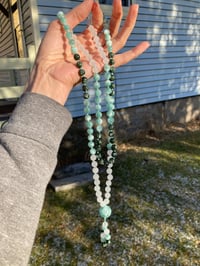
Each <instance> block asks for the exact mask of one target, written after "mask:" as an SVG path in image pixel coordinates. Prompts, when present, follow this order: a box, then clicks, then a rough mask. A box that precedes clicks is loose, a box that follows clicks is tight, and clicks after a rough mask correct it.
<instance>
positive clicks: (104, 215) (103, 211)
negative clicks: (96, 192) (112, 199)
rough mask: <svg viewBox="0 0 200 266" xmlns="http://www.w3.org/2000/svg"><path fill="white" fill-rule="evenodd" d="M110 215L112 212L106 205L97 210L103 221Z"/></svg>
mask: <svg viewBox="0 0 200 266" xmlns="http://www.w3.org/2000/svg"><path fill="white" fill-rule="evenodd" d="M111 213H112V210H111V208H110V206H108V205H106V206H104V207H101V208H100V209H99V215H100V216H101V217H102V218H103V219H107V218H108V217H110V215H111Z"/></svg>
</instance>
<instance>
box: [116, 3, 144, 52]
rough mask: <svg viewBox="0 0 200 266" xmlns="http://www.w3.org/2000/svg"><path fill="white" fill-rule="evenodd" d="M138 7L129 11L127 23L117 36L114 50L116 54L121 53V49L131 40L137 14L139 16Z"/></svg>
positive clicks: (132, 7)
mask: <svg viewBox="0 0 200 266" xmlns="http://www.w3.org/2000/svg"><path fill="white" fill-rule="evenodd" d="M138 8H139V6H138V5H132V6H131V7H130V9H129V12H128V16H127V18H126V20H125V23H124V25H123V27H122V29H121V30H120V32H119V33H118V34H117V36H116V37H115V38H114V40H113V49H114V52H117V51H119V50H120V49H121V48H123V47H124V45H125V44H126V42H127V39H128V38H129V36H130V34H131V33H132V31H133V28H134V26H135V23H136V19H137V14H138Z"/></svg>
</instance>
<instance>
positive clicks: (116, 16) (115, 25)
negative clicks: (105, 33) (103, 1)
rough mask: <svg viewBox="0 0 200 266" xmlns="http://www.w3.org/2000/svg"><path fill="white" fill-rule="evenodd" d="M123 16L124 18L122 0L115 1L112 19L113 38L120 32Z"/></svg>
mask: <svg viewBox="0 0 200 266" xmlns="http://www.w3.org/2000/svg"><path fill="white" fill-rule="evenodd" d="M122 16H123V9H122V2H121V0H114V1H113V10H112V16H111V19H110V33H111V36H112V37H113V38H114V37H115V36H116V35H117V33H118V31H119V28H120V24H121V19H122Z"/></svg>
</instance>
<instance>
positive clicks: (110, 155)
mask: <svg viewBox="0 0 200 266" xmlns="http://www.w3.org/2000/svg"><path fill="white" fill-rule="evenodd" d="M58 18H59V20H60V22H61V24H62V25H63V27H64V30H65V32H66V38H67V39H68V42H69V44H70V46H71V52H72V54H73V55H74V59H75V61H76V66H77V67H78V69H79V75H80V77H81V81H82V89H83V92H84V111H85V120H86V125H87V132H88V146H89V148H90V159H91V165H92V172H93V178H94V185H95V191H96V197H97V202H98V203H99V204H100V206H101V207H100V209H99V214H100V216H101V217H102V218H103V219H104V222H103V224H102V230H103V232H102V233H101V242H102V243H103V245H105V246H106V245H107V244H108V243H110V239H111V236H110V230H109V229H108V223H107V221H106V220H107V218H108V217H110V215H111V212H112V210H111V208H110V206H108V204H109V202H110V197H111V194H110V191H111V184H112V179H113V175H112V166H113V162H114V152H115V151H114V149H113V142H112V138H113V132H112V130H111V129H112V128H113V122H114V119H112V118H113V112H112V111H113V109H114V107H113V105H114V104H113V103H114V101H112V102H111V103H109V102H108V101H109V100H111V96H112V95H111V92H110V89H113V88H114V86H113V87H112V86H110V84H111V82H110V79H111V76H113V73H112V75H110V73H109V72H111V68H110V66H109V64H108V62H107V61H108V60H106V64H105V66H104V70H105V72H106V73H107V77H108V78H107V80H109V81H108V82H107V83H109V84H107V94H106V100H107V107H108V111H107V116H108V119H107V120H108V123H109V130H110V131H109V142H108V145H107V148H108V150H107V170H106V172H107V181H106V187H105V199H103V196H102V192H101V188H100V176H99V168H98V161H99V158H100V157H99V154H98V151H99V150H98V151H97V150H96V149H95V145H94V135H93V133H94V130H93V122H92V117H91V115H90V102H89V92H88V84H87V78H86V76H85V70H84V69H83V67H82V66H83V64H82V62H81V60H80V55H79V54H78V49H77V47H76V45H78V47H79V48H80V49H81V50H82V52H83V53H84V55H85V56H86V58H87V60H88V62H89V64H90V66H91V67H92V69H93V72H94V80H95V82H94V85H95V91H96V107H97V108H96V109H97V110H96V113H97V112H98V113H99V114H101V115H102V113H101V109H100V108H101V104H100V103H101V101H100V100H99V98H100V96H101V93H100V92H101V91H100V84H99V79H100V76H99V74H98V69H97V66H96V62H95V60H93V58H92V56H91V55H90V53H89V52H88V51H87V50H86V49H85V48H84V47H83V46H82V45H81V44H80V43H79V42H78V40H77V38H76V36H75V35H74V34H73V32H72V31H71V30H70V27H69V26H68V24H67V20H66V18H65V16H64V14H63V12H59V13H58ZM104 34H105V39H106V43H107V46H108V51H109V53H111V50H112V47H111V45H112V42H111V38H110V37H109V32H107V33H106V32H104ZM97 42H98V41H97ZM100 54H101V56H102V53H100ZM109 59H110V58H109ZM110 61H111V59H110V60H109V63H110ZM104 63H105V55H104ZM110 64H111V63H110ZM113 64H114V63H113ZM113 80H114V79H113ZM108 89H109V90H108ZM109 108H110V109H109ZM96 124H97V125H96V128H97V132H98V135H100V133H101V132H102V119H101V116H97V115H96ZM111 126H112V128H111Z"/></svg>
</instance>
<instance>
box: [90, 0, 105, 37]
mask: <svg viewBox="0 0 200 266" xmlns="http://www.w3.org/2000/svg"><path fill="white" fill-rule="evenodd" d="M92 25H93V26H94V27H95V28H96V29H97V31H99V32H100V31H101V30H102V28H103V12H102V10H101V8H100V5H99V3H97V2H94V4H93V7H92Z"/></svg>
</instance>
